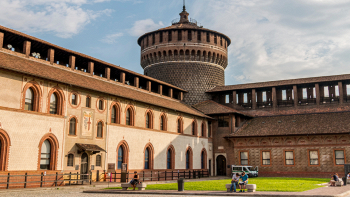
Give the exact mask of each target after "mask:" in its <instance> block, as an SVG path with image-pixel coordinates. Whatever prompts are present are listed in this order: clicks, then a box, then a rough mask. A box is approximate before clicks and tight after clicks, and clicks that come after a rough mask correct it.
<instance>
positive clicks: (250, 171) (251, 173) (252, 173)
mask: <svg viewBox="0 0 350 197" xmlns="http://www.w3.org/2000/svg"><path fill="white" fill-rule="evenodd" d="M242 172H245V173H246V174H247V175H248V177H258V167H255V168H253V166H241V165H232V174H233V173H239V174H242Z"/></svg>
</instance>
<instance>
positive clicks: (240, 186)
mask: <svg viewBox="0 0 350 197" xmlns="http://www.w3.org/2000/svg"><path fill="white" fill-rule="evenodd" d="M241 179H242V182H240V183H239V190H240V191H239V192H242V187H243V192H245V186H246V185H247V184H248V175H246V174H245V172H242V175H241Z"/></svg>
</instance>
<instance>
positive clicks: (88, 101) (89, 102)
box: [85, 96, 91, 108]
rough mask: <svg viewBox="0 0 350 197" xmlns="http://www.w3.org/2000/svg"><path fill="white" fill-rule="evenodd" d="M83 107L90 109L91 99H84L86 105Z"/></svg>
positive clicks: (88, 97)
mask: <svg viewBox="0 0 350 197" xmlns="http://www.w3.org/2000/svg"><path fill="white" fill-rule="evenodd" d="M85 106H86V107H88V108H91V97H90V96H87V97H86V105H85Z"/></svg>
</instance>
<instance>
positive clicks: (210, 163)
mask: <svg viewBox="0 0 350 197" xmlns="http://www.w3.org/2000/svg"><path fill="white" fill-rule="evenodd" d="M209 176H211V159H209Z"/></svg>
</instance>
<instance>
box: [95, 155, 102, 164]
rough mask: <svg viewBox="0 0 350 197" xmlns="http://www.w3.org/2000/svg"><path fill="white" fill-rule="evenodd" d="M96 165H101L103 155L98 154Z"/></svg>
mask: <svg viewBox="0 0 350 197" xmlns="http://www.w3.org/2000/svg"><path fill="white" fill-rule="evenodd" d="M96 166H101V155H96Z"/></svg>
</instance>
